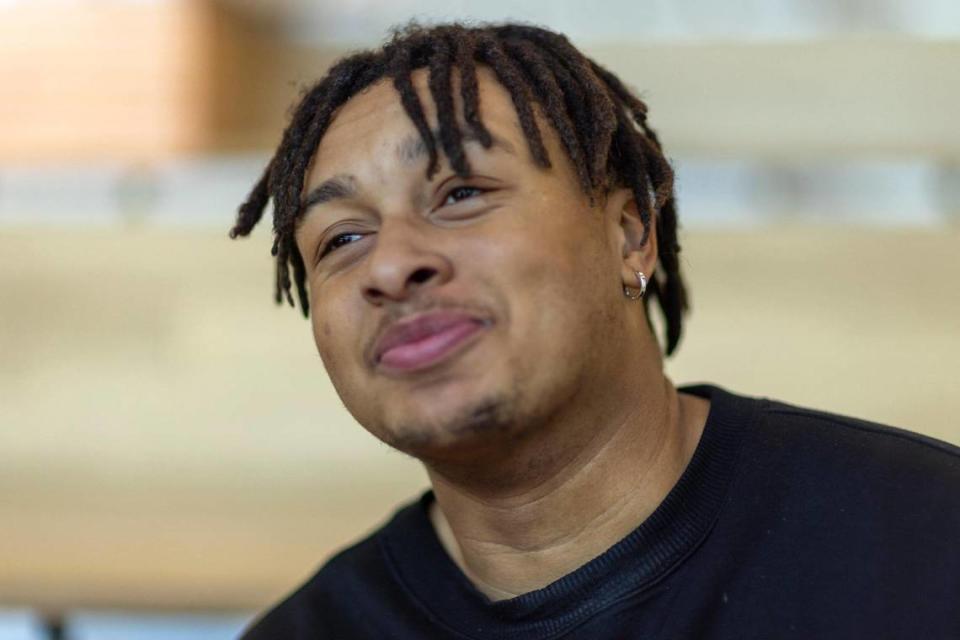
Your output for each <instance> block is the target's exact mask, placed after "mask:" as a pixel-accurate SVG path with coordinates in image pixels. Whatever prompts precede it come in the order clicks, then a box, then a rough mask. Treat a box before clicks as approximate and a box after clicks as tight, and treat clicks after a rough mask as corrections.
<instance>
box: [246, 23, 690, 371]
mask: <svg viewBox="0 0 960 640" xmlns="http://www.w3.org/2000/svg"><path fill="white" fill-rule="evenodd" d="M478 64H481V65H485V66H487V67H488V68H489V69H491V70H492V72H493V73H494V74H495V76H496V78H497V80H498V81H499V82H500V83H501V84H502V85H503V86H504V88H505V89H506V90H507V91H508V92H509V94H510V97H511V99H512V102H513V105H514V108H515V110H516V114H517V117H518V119H519V122H520V127H521V129H522V131H523V133H524V136H525V137H526V141H527V145H528V147H529V150H530V153H531V155H532V156H533V160H534V162H535V163H536V164H537V165H538V166H540V167H543V168H549V167H550V166H551V163H550V158H549V157H548V154H547V150H546V148H545V147H544V144H543V139H542V137H541V132H540V129H539V126H538V124H537V119H536V117H535V115H534V106H535V105H536V106H537V107H538V108H539V109H540V112H541V113H542V114H543V115H544V116H545V118H546V121H547V122H548V123H549V125H550V126H552V127H553V129H554V130H555V131H556V133H557V135H558V136H559V139H560V142H561V144H562V146H563V149H564V151H565V152H566V154H567V155H568V157H569V158H570V161H571V163H572V165H573V167H574V169H575V171H576V176H577V180H578V181H579V183H580V187H581V189H582V190H583V191H584V193H585V194H587V195H588V196H589V197H590V198H591V201H593V197H594V195H595V194H597V193H601V192H606V191H608V190H609V189H610V188H612V187H618V188H629V189H631V191H632V192H633V196H634V198H635V200H636V203H637V208H638V211H639V215H640V219H641V222H642V223H643V225H644V233H643V235H642V238H641V244H644V243H646V242H647V240H648V236H649V233H650V229H651V221H654V224H655V233H656V239H657V245H658V263H659V265H658V269H657V270H656V273H655V274H654V277H652V278H650V282H649V286H648V289H647V292H648V295H647V296H646V297H645V298H644V304H645V305H646V304H647V301H648V300H649V299H650V298H651V297H654V298H656V299H657V302H658V304H659V306H660V309H661V311H662V313H663V318H664V333H665V339H666V344H665V349H664V350H665V353H666V354H667V355H670V354H672V353H673V352H674V350H675V349H676V347H677V344H678V342H679V340H680V334H681V328H682V321H683V316H684V313H685V312H686V311H687V309H688V301H687V292H686V287H685V285H684V282H683V278H682V276H681V273H680V264H679V260H678V257H679V253H680V245H679V243H678V241H677V213H676V205H675V197H674V191H673V170H672V169H671V167H670V164H669V162H668V161H667V159H666V158H665V157H664V154H663V150H662V147H661V145H660V141H659V139H658V138H657V134H656V133H655V132H654V130H653V129H651V128H650V126H649V125H648V124H647V106H646V104H644V103H643V101H642V100H640V99H639V98H638V97H637V96H635V95H634V94H633V93H632V92H631V91H630V90H629V89H628V88H627V87H626V86H625V85H624V84H623V82H621V80H620V79H619V78H618V77H617V76H615V75H614V74H613V73H611V72H610V71H608V70H606V69H605V68H603V67H601V66H600V65H599V64H597V63H596V62H594V61H593V60H591V59H590V58H588V57H586V56H585V55H583V54H582V53H581V52H580V51H579V50H577V49H576V48H575V47H574V46H573V45H572V44H571V43H570V41H569V40H568V39H567V38H566V37H565V36H563V35H561V34H558V33H554V32H552V31H548V30H546V29H542V28H539V27H535V26H530V25H523V24H513V23H508V24H493V25H478V26H467V25H463V24H459V23H453V24H443V25H435V26H420V25H418V24H416V23H412V24H410V25H407V26H406V27H403V28H401V29H398V30H396V31H394V32H393V34H392V37H391V38H390V39H389V40H388V41H387V42H386V44H384V45H383V46H382V47H381V48H380V49H377V50H368V51H362V52H359V53H355V54H352V55H349V56H347V57H345V58H342V59H340V60H339V61H337V62H336V63H335V64H334V65H333V66H332V67H331V68H330V70H329V71H328V72H327V74H326V76H324V77H323V78H322V79H321V80H320V81H319V82H317V83H316V84H315V85H313V86H312V87H310V88H309V89H308V90H307V91H306V92H305V93H304V95H303V97H302V98H301V100H300V102H299V103H298V104H297V105H296V107H295V108H294V110H293V113H292V116H291V120H290V123H289V124H288V126H287V128H286V130H285V131H284V133H283V137H282V139H281V141H280V144H279V146H278V147H277V149H276V151H275V153H274V155H273V157H272V159H271V160H270V161H269V163H268V164H267V167H266V169H265V170H264V172H263V175H262V176H261V177H260V179H259V180H258V181H257V183H256V185H255V186H254V187H253V190H252V191H251V193H250V195H249V196H248V198H247V200H246V201H245V202H244V203H243V204H242V205H241V206H240V209H239V212H238V214H237V220H236V224H235V226H234V227H233V228H232V229H231V231H230V237H232V238H236V237H237V236H246V235H248V234H249V233H250V231H251V230H252V229H253V228H254V226H256V224H257V223H258V222H259V221H260V218H261V217H262V216H263V213H264V210H265V209H266V207H267V204H268V202H269V201H270V200H271V199H272V200H273V231H274V242H273V248H272V254H273V255H274V256H275V257H276V283H275V298H276V301H277V303H281V302H282V301H283V299H284V297H285V298H286V300H287V301H288V302H289V303H290V305H291V306H294V301H293V295H292V294H291V287H292V286H294V285H295V286H296V289H297V296H298V298H299V301H300V307H301V309H302V310H303V314H304V316H305V317H306V316H308V315H309V300H308V295H307V291H306V268H305V265H304V260H303V257H302V256H301V255H300V252H299V250H298V248H297V246H296V243H295V241H294V232H295V231H296V223H297V220H298V217H299V216H300V213H301V209H302V206H301V193H302V190H303V186H304V181H305V178H306V173H307V171H308V168H309V165H310V162H311V160H312V158H313V155H314V153H315V151H316V149H317V146H318V144H319V143H320V140H321V138H322V137H323V135H324V133H325V132H326V130H327V127H329V126H330V122H331V121H332V119H333V117H334V115H335V113H336V111H337V109H338V108H339V107H340V106H342V105H343V104H344V103H345V102H347V101H348V100H349V99H350V98H351V97H353V96H355V95H356V94H358V93H360V92H361V91H363V90H364V89H366V88H367V87H369V86H370V85H371V84H373V83H374V82H376V81H378V80H380V79H382V78H389V79H391V80H392V82H393V86H394V87H395V88H396V90H397V93H398V94H399V98H400V102H401V104H402V105H403V108H404V111H405V112H406V114H407V115H408V116H409V117H410V120H411V121H412V122H413V124H414V126H415V127H416V129H417V131H418V132H419V134H420V136H421V138H422V139H423V143H424V145H425V146H426V148H427V152H428V154H429V165H428V167H427V177H428V178H430V177H432V176H433V174H434V173H435V172H436V171H437V169H438V163H439V151H438V147H439V149H440V150H442V152H443V154H444V155H445V156H446V158H447V159H448V160H449V162H450V165H451V167H452V168H453V170H454V171H455V172H456V173H457V174H458V175H460V176H467V175H469V173H470V166H469V162H468V160H467V157H466V155H465V153H464V150H463V145H462V137H463V132H462V131H461V129H460V127H459V125H458V123H457V117H456V114H455V113H454V102H453V95H452V84H451V75H452V73H453V71H454V69H456V71H457V73H458V74H459V78H460V94H461V97H462V101H463V119H464V121H465V123H466V126H467V127H469V128H470V130H471V132H472V134H473V137H475V138H476V139H477V140H479V141H480V143H481V144H482V145H483V146H484V147H487V148H489V147H490V145H491V143H492V140H491V136H490V133H489V131H488V130H487V129H486V127H485V126H484V124H483V120H482V119H481V111H480V107H481V105H480V99H479V92H478V82H477V72H476V70H477V65H478ZM421 68H427V69H428V72H429V82H428V85H429V90H430V95H431V98H432V100H433V101H434V103H435V105H436V109H437V119H438V125H439V127H438V132H437V135H436V137H437V138H439V140H437V139H435V135H434V133H433V132H432V131H431V129H430V126H429V125H428V123H427V120H426V117H425V115H424V111H423V105H422V104H421V102H420V99H419V97H418V96H417V93H416V91H415V89H414V86H413V82H412V79H411V74H412V73H413V71H414V70H417V69H421ZM291 270H292V272H293V275H292V282H291ZM647 317H648V322H649V318H650V316H649V315H648V316H647ZM651 326H652V324H651Z"/></svg>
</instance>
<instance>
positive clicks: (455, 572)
mask: <svg viewBox="0 0 960 640" xmlns="http://www.w3.org/2000/svg"><path fill="white" fill-rule="evenodd" d="M680 390H681V391H684V392H686V393H691V394H694V395H697V396H700V397H703V398H708V399H709V400H710V412H709V415H708V417H707V422H706V426H705V427H704V431H703V435H702V436H701V438H700V442H699V444H698V445H697V448H696V450H695V451H694V454H693V457H692V458H691V459H690V462H689V464H688V465H687V468H686V469H685V470H684V472H683V474H682V475H681V476H680V479H679V480H678V481H677V484H676V485H674V487H673V489H671V490H670V492H669V493H668V494H667V497H666V498H664V500H663V502H661V503H660V505H659V506H658V507H657V508H656V509H655V510H654V512H653V513H652V514H651V515H650V516H649V517H648V518H647V519H646V520H644V521H643V523H642V524H640V526H639V527H637V528H636V529H634V530H633V531H632V532H631V533H629V534H628V535H627V536H626V537H625V538H623V539H622V540H620V541H619V542H617V543H616V544H615V545H614V546H612V547H611V548H610V549H608V550H607V551H605V552H604V553H603V554H601V555H600V556H598V557H596V558H594V559H593V560H591V561H589V562H588V563H587V564H585V565H583V566H581V567H580V568H578V569H576V570H575V571H573V572H572V573H569V574H567V575H566V576H564V577H562V578H560V579H559V580H557V581H555V582H552V583H550V584H549V585H547V586H545V587H543V588H542V589H538V590H536V591H531V592H529V593H525V594H523V595H521V596H518V597H516V598H511V599H509V600H501V601H498V602H491V601H490V600H489V599H488V598H487V597H486V596H484V595H483V594H482V593H480V592H479V591H478V590H477V589H476V588H475V587H474V586H473V584H472V583H471V582H470V581H469V579H468V578H467V577H466V576H465V575H464V574H463V572H461V571H460V569H459V567H457V566H456V564H454V562H453V561H452V560H451V559H450V557H449V556H448V555H447V552H446V550H445V549H444V548H443V546H442V544H441V543H440V541H439V539H438V538H437V536H436V533H435V532H434V529H433V525H432V524H431V522H430V518H429V515H428V508H429V506H430V503H431V502H432V501H433V500H434V496H433V492H432V491H427V492H426V493H425V494H424V495H423V496H422V497H421V498H420V500H419V501H417V502H415V503H413V504H411V505H409V506H407V507H406V508H404V509H402V510H401V511H399V512H398V513H397V514H396V515H395V516H394V518H393V520H391V522H390V523H389V524H388V525H387V526H386V527H385V528H384V530H383V532H382V536H381V537H380V540H381V544H382V549H383V551H384V554H385V556H386V560H387V562H388V564H389V565H390V568H391V570H392V572H393V574H394V576H395V578H396V579H397V580H398V581H399V582H400V584H401V586H402V587H403V588H404V589H405V590H406V591H407V593H408V594H409V595H410V597H411V598H412V599H413V600H414V601H415V602H416V604H417V606H419V607H420V608H421V609H422V610H423V611H424V612H425V613H426V614H427V615H428V616H429V617H430V618H432V619H433V620H435V621H436V622H437V623H439V624H442V625H443V626H445V627H447V628H449V629H450V630H451V631H454V632H456V633H459V634H460V635H463V636H466V637H468V638H484V639H487V638H497V639H503V640H506V639H512V638H523V639H524V640H548V639H549V638H555V637H557V636H560V635H562V634H564V633H566V632H568V631H570V630H571V629H572V628H574V627H575V626H577V625H579V624H582V623H583V622H584V621H586V620H587V619H589V618H590V617H592V616H594V615H596V614H597V613H599V612H601V611H603V610H604V609H606V608H607V607H609V606H611V605H613V604H616V603H617V602H619V601H620V600H622V599H623V598H625V597H627V596H632V595H634V594H638V593H639V592H641V591H643V590H645V589H647V588H648V587H650V586H651V585H653V584H654V583H656V582H657V581H659V580H660V579H661V578H663V577H664V576H665V575H666V574H667V573H669V572H671V571H673V570H674V569H675V568H676V567H677V566H679V565H680V564H681V563H682V562H683V560H684V559H685V558H686V557H687V556H689V555H690V554H691V553H692V552H693V551H694V549H695V548H696V547H697V546H698V545H699V544H700V542H701V541H702V540H703V539H704V538H705V537H706V536H707V534H708V533H709V532H710V530H711V528H712V527H713V524H714V522H715V521H716V519H717V517H718V516H719V514H720V510H721V509H722V507H723V505H724V502H725V498H726V495H727V488H728V487H729V485H730V482H731V480H732V478H733V475H734V472H735V470H736V466H737V464H736V463H737V457H738V452H739V449H740V443H741V441H742V439H743V434H744V432H745V431H746V430H747V426H748V425H749V424H750V422H751V421H752V420H753V417H754V415H755V413H756V406H757V401H756V400H753V399H750V398H744V397H741V396H737V395H734V394H731V393H729V392H727V391H725V390H723V389H721V388H719V387H715V386H712V385H697V386H689V387H683V388H681V389H680Z"/></svg>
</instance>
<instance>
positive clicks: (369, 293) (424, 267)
mask: <svg viewBox="0 0 960 640" xmlns="http://www.w3.org/2000/svg"><path fill="white" fill-rule="evenodd" d="M392 222H393V224H390V223H386V224H383V225H382V226H381V228H380V230H379V232H378V233H377V238H376V245H375V246H374V248H373V249H372V251H371V253H370V254H369V255H368V256H367V260H368V262H367V277H366V282H365V284H364V287H363V297H364V298H365V299H366V300H367V301H368V302H370V303H371V304H374V305H380V304H383V303H384V302H387V301H394V302H400V301H403V300H406V299H408V298H410V297H411V296H412V295H414V293H415V292H416V291H418V290H419V289H423V288H426V287H432V286H437V285H441V284H443V283H445V282H447V281H449V280H450V278H451V276H452V275H453V265H452V264H451V262H450V260H449V259H448V258H447V257H446V256H445V255H443V254H442V253H440V252H439V251H437V249H436V247H435V246H434V247H431V246H430V245H429V243H428V238H426V237H425V236H424V233H423V231H422V230H419V229H416V228H412V225H411V224H410V223H407V222H400V221H392Z"/></svg>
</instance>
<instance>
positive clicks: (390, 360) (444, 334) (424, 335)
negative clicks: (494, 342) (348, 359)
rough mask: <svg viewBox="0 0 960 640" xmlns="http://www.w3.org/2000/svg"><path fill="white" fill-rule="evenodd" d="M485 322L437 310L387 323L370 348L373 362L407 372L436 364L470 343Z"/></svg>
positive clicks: (448, 311)
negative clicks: (385, 328)
mask: <svg viewBox="0 0 960 640" xmlns="http://www.w3.org/2000/svg"><path fill="white" fill-rule="evenodd" d="M489 324H490V323H489V321H487V320H485V319H482V318H479V317H477V316H474V315H472V314H469V313H466V312H464V311H455V310H437V311H430V312H426V313H422V314H418V315H416V316H413V317H411V318H405V319H403V320H400V321H398V322H396V323H394V324H393V325H391V326H390V328H389V329H387V331H386V332H385V333H384V334H383V335H382V336H381V337H380V339H379V340H378V341H377V343H376V346H375V348H374V363H375V364H376V365H378V366H383V367H385V368H387V369H392V370H397V371H403V372H409V371H415V370H419V369H424V368H427V367H430V366H432V365H434V364H437V363H439V362H441V361H443V360H445V359H447V357H449V356H451V355H452V354H453V353H455V352H457V351H459V350H460V348H461V347H464V346H466V344H467V343H469V342H471V338H472V337H473V336H475V335H476V334H478V333H479V332H480V331H482V330H483V329H485V328H486V327H487V326H489Z"/></svg>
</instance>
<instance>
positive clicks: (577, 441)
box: [296, 68, 708, 599]
mask: <svg viewBox="0 0 960 640" xmlns="http://www.w3.org/2000/svg"><path fill="white" fill-rule="evenodd" d="M478 75H479V82H480V95H481V104H482V108H483V118H484V122H485V124H486V125H487V128H488V129H489V130H490V132H491V134H493V136H494V138H495V140H496V142H495V144H494V145H493V146H492V147H490V148H488V149H485V148H484V147H482V146H481V145H480V144H479V143H478V142H475V141H468V142H466V144H465V150H466V153H467V157H468V159H469V162H470V164H471V168H472V175H471V176H470V177H468V178H460V177H457V176H456V175H455V173H454V172H453V171H452V170H451V168H450V167H449V166H448V165H447V164H443V165H442V166H441V169H440V170H439V171H438V172H437V174H436V175H434V176H433V177H432V178H431V179H428V178H427V177H426V172H425V168H426V166H427V158H426V157H425V155H424V154H423V153H422V150H423V149H422V146H421V145H418V144H417V140H418V139H419V136H418V134H417V132H416V129H415V127H414V125H413V124H412V123H411V122H410V120H409V118H408V117H407V116H406V114H405V113H404V111H403V109H402V107H401V105H400V102H399V100H398V98H397V94H396V92H395V90H394V89H393V87H392V86H391V84H390V83H389V81H380V82H378V83H377V84H375V85H373V87H371V88H370V90H369V91H367V92H364V93H362V94H360V95H358V96H355V97H353V98H352V99H351V100H350V101H349V102H347V103H346V104H345V105H344V107H343V108H342V109H341V110H340V112H339V113H338V114H337V115H336V117H335V118H334V120H333V122H332V123H331V126H330V128H329V130H328V131H327V133H326V134H325V136H324V137H323V139H322V141H321V143H320V145H319V147H318V149H317V151H316V155H315V157H314V159H313V163H312V165H311V169H310V171H309V173H308V177H307V180H306V184H305V188H304V198H305V199H307V200H308V201H310V200H313V201H316V200H318V199H319V200H322V202H320V203H318V204H314V205H313V206H310V207H309V208H308V210H307V211H305V212H304V217H303V220H302V222H301V224H300V226H299V227H298V230H297V235H296V241H297V246H298V248H299V250H300V251H301V253H302V255H303V256H304V259H305V262H306V266H307V279H308V284H309V292H310V303H311V307H312V322H313V332H314V337H315V340H316V343H317V348H318V350H319V352H320V355H321V357H322V359H323V362H324V365H325V366H326V368H327V371H328V372H329V374H330V377H331V379H332V381H333V383H334V386H335V387H336V389H337V391H338V393H339V394H340V396H341V398H342V399H343V401H344V404H345V405H346V406H347V408H348V409H349V410H350V411H351V413H352V414H353V415H354V417H355V418H356V419H357V421H358V422H360V424H362V425H363V426H364V427H365V428H366V429H368V430H369V431H370V432H371V433H372V434H373V435H375V436H376V437H378V438H380V439H381V440H383V441H384V442H386V443H387V444H389V445H391V446H393V447H395V448H397V449H400V450H402V451H404V452H406V453H409V454H410V455H413V456H415V457H417V458H418V459H420V460H421V461H422V462H423V463H424V465H425V466H426V469H427V472H428V475H429V477H430V480H431V483H432V485H433V488H434V492H435V494H436V497H437V502H436V503H435V505H434V509H433V512H432V514H431V518H432V520H433V522H434V525H435V528H436V530H437V533H438V535H439V537H440V539H441V542H442V543H443V544H444V546H445V547H446V549H447V551H448V552H449V554H450V555H451V557H452V558H453V559H454V561H455V562H456V563H457V564H458V565H459V566H460V567H461V569H462V570H463V571H464V572H465V574H466V575H467V576H468V577H470V579H471V580H473V582H474V583H475V584H476V585H477V587H478V588H479V589H480V590H481V591H482V592H483V593H485V594H486V595H487V596H488V597H490V598H492V599H500V598H507V597H511V596H514V595H517V594H520V593H524V592H526V591H530V590H533V589H537V588H540V587H543V586H545V585H546V584H549V583H550V582H552V581H554V580H556V579H557V578H559V577H561V576H562V575H564V574H566V573H569V572H570V571H572V570H573V569H575V568H577V567H578V566H580V565H582V564H584V563H585V562H587V561H588V560H590V559H591V558H593V557H595V556H597V555H599V554H600V553H602V552H603V551H604V550H606V549H607V548H608V547H609V546H611V545H612V544H613V543H615V542H616V541H617V540H619V539H620V538H622V537H623V536H624V535H626V534H627V533H628V532H629V531H630V530H632V529H633V528H635V527H636V526H637V525H638V524H640V522H642V521H643V520H644V519H645V518H646V517H647V516H648V515H649V514H650V513H651V512H652V511H653V509H655V508H656V506H657V505H658V504H659V503H660V502H661V501H662V500H663V498H664V497H665V496H666V494H667V492H668V491H669V490H670V488H671V487H672V486H673V485H674V484H675V482H676V481H677V479H678V478H679V476H680V474H681V473H682V471H683V469H684V468H685V467H686V464H687V462H689V460H690V457H691V456H692V454H693V450H694V448H695V447H696V444H697V442H698V441H699V438H700V434H701V433H702V429H703V425H704V422H705V420H706V415H707V411H708V403H707V402H706V401H704V400H702V399H698V398H695V397H693V396H689V395H685V394H680V393H678V392H677V391H676V389H675V388H674V386H673V385H672V383H671V382H670V381H669V379H667V378H666V377H665V376H664V374H663V369H662V360H661V356H660V350H659V346H658V345H657V342H656V340H655V338H654V337H653V335H652V334H651V332H650V329H649V327H648V324H647V320H646V317H645V315H644V309H643V305H642V304H641V303H639V302H635V301H631V300H629V299H628V298H627V297H625V296H624V294H623V287H624V286H627V287H634V288H635V287H637V280H636V276H635V273H634V272H635V271H642V272H643V273H645V274H646V275H647V276H648V277H650V276H651V275H652V273H653V270H654V267H655V265H656V261H657V246H656V240H655V238H656V234H653V233H651V234H649V236H648V237H647V240H646V242H645V243H642V244H641V239H642V238H643V236H644V234H643V231H644V227H643V224H642V222H641V221H640V217H639V215H638V214H637V210H636V205H635V203H634V201H633V199H632V196H631V194H630V191H629V190H628V189H609V190H607V191H605V192H604V193H601V194H597V195H598V197H597V198H595V201H594V203H591V202H590V200H589V198H588V197H587V196H586V195H585V194H584V193H583V191H582V190H581V187H580V185H579V184H578V182H577V179H576V175H575V172H574V170H573V167H572V165H570V163H569V161H568V160H567V158H566V155H565V154H564V152H563V149H562V147H561V145H560V142H559V140H558V137H557V135H556V133H555V132H554V131H553V130H552V129H551V127H550V126H549V125H548V124H547V123H546V122H544V121H543V120H542V119H541V124H540V126H541V131H543V134H544V143H545V145H546V147H547V150H548V152H549V155H550V158H551V159H552V160H553V166H552V167H551V168H550V169H543V168H540V167H537V166H536V165H535V164H534V163H533V162H532V160H531V158H530V156H529V151H528V149H527V145H526V141H525V138H524V136H523V133H522V131H521V129H520V127H519V124H518V121H517V118H516V114H515V111H514V109H513V105H512V103H511V101H510V98H509V94H507V93H506V92H505V91H504V89H503V88H502V87H501V86H500V85H499V84H498V83H497V81H496V80H495V78H494V77H493V75H492V74H491V73H490V72H489V70H487V69H485V68H480V69H479V74H478ZM413 80H414V84H415V86H416V88H417V90H418V93H419V94H420V96H421V101H422V103H423V104H424V107H425V109H426V111H427V118H428V122H429V123H431V125H432V126H436V115H435V110H434V109H433V103H432V101H431V100H430V98H429V93H428V91H427V89H426V82H425V77H424V73H423V72H422V71H420V72H416V73H415V74H414V76H413ZM455 95H457V94H456V92H455ZM457 112H458V113H459V112H460V109H459V105H457ZM331 179H335V181H334V182H329V181H330V180H331ZM322 185H325V186H323V188H322V189H320V191H319V192H318V191H317V190H318V188H320V187H321V186H322ZM318 193H319V194H320V197H319V198H317V197H315V196H317V195H318ZM331 241H332V244H331ZM437 309H441V310H451V311H455V312H463V313H467V314H470V315H471V316H472V317H475V318H477V319H478V320H479V321H481V323H480V324H481V325H482V328H481V329H480V330H478V331H476V332H474V333H472V334H471V335H470V337H468V338H467V339H466V340H465V341H463V342H462V343H459V345H458V346H457V348H456V349H454V350H453V351H452V352H451V353H449V354H448V355H447V356H446V357H444V358H443V359H442V360H440V361H439V362H437V363H435V364H433V365H431V366H429V367H427V368H425V369H419V370H416V371H407V372H404V371H394V370H390V369H389V368H388V367H384V366H383V364H382V363H378V362H376V361H375V359H373V357H372V355H371V353H372V351H371V350H372V345H373V344H375V342H376V339H377V337H378V336H380V335H382V332H383V330H384V328H386V327H388V326H389V325H390V323H392V322H395V321H397V320H399V319H410V318H414V317H416V316H417V314H424V313H430V312H432V311H436V310H437Z"/></svg>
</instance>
